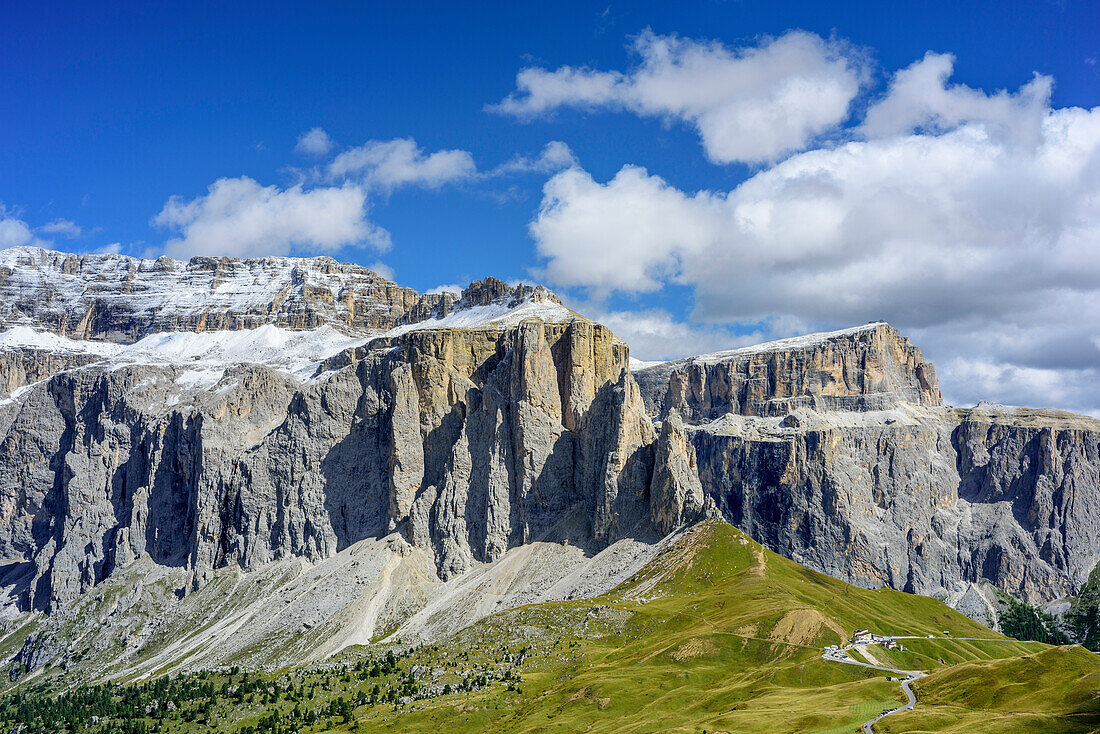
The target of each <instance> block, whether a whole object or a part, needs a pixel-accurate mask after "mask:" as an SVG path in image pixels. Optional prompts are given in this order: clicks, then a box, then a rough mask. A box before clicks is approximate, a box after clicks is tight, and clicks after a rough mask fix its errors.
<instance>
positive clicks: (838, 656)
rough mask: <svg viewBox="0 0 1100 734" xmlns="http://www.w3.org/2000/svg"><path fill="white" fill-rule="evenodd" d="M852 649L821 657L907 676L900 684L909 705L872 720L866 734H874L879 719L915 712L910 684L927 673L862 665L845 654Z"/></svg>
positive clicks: (825, 654) (842, 649)
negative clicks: (905, 712)
mask: <svg viewBox="0 0 1100 734" xmlns="http://www.w3.org/2000/svg"><path fill="white" fill-rule="evenodd" d="M894 639H898V638H896V637H895V638H894ZM907 639H916V638H915V637H913V638H907ZM925 639H927V638H925ZM851 647H853V645H845V646H844V647H842V648H839V649H837V650H835V651H828V650H827V651H825V653H824V654H823V655H822V656H821V657H822V658H823V659H825V660H830V661H832V662H834V663H844V664H846V665H858V666H860V667H861V668H871V669H872V670H882V671H885V672H887V673H897V674H898V675H903V676H905V677H904V678H902V679H901V680H900V681H899V682H900V684H901V690H902V691H904V692H905V697H906V698H907V699H908V703H906V704H905V705H904V706H898V707H897V708H893V709H889V710H887V711H886V712H885V713H881V714H879V715H878V716H876V717H875V718H873V719H871V720H870V721H868V722H865V723H864V724H863V732H864V734H874V729H873V727H874V725H875V723H876V722H878V720H879V719H881V718H883V717H884V716H890V715H892V714H896V713H898V712H899V711H912V710H913V706H915V705H916V703H917V696H916V694H914V693H913V689H912V688H910V687H909V684H910V683H911V682H913V681H915V680H916V679H917V678H923V677H924V676H925V675H926V673H924V671H921V670H899V669H898V668H887V667H885V666H882V665H871V664H870V663H861V662H860V661H858V660H853V659H852V658H850V657H848V655H847V653H845V652H844V651H845V650H847V649H849V648H851Z"/></svg>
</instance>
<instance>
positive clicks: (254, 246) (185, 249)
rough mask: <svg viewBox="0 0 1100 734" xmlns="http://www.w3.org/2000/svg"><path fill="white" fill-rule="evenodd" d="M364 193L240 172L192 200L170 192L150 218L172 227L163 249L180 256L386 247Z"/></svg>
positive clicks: (347, 187) (360, 190)
mask: <svg viewBox="0 0 1100 734" xmlns="http://www.w3.org/2000/svg"><path fill="white" fill-rule="evenodd" d="M366 206H367V200H366V194H365V193H364V191H363V190H362V189H360V188H357V187H355V186H342V187H320V188H314V189H305V188H303V187H302V186H301V185H298V186H292V187H290V188H288V189H280V188H278V187H276V186H261V185H260V184H258V183H257V182H256V181H254V180H252V179H251V178H248V177H247V176H242V177H240V178H222V179H218V180H217V181H215V182H214V183H213V184H211V185H210V187H209V189H208V190H207V193H206V194H205V195H203V196H199V197H197V198H195V199H192V200H191V201H186V200H184V199H183V198H181V197H178V196H173V197H172V198H171V199H169V200H168V202H167V203H166V204H165V205H164V209H163V210H161V212H160V214H158V215H157V216H156V217H154V218H153V220H152V224H154V225H156V226H159V227H165V228H168V229H171V230H176V231H178V232H179V233H180V236H179V237H178V238H175V239H172V240H169V242H168V243H167V245H166V249H167V251H168V253H169V254H171V255H174V256H178V257H190V256H192V255H234V256H240V257H260V256H265V255H285V254H287V253H289V252H290V251H291V250H293V249H295V248H309V249H312V250H321V251H332V250H336V249H339V248H341V247H344V246H347V245H358V244H370V245H373V246H375V247H377V248H379V249H381V250H385V249H387V248H388V247H389V245H390V241H389V233H387V232H386V231H385V230H384V229H381V228H380V227H377V226H376V225H374V224H372V223H371V222H370V221H368V220H367V216H366V215H367V210H366Z"/></svg>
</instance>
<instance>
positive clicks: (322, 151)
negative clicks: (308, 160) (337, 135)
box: [294, 127, 336, 156]
mask: <svg viewBox="0 0 1100 734" xmlns="http://www.w3.org/2000/svg"><path fill="white" fill-rule="evenodd" d="M335 145H336V143H335V141H333V139H332V138H330V137H329V134H328V133H327V132H325V131H324V130H323V129H322V128H319V127H315V128H313V129H312V130H307V131H306V132H304V133H302V134H301V135H299V136H298V144H297V145H295V146H294V150H295V151H297V152H298V153H303V154H305V155H315V156H322V155H327V154H328V152H329V151H330V150H332V148H333V147H334V146H335Z"/></svg>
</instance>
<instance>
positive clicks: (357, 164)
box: [326, 138, 477, 190]
mask: <svg viewBox="0 0 1100 734" xmlns="http://www.w3.org/2000/svg"><path fill="white" fill-rule="evenodd" d="M326 174H327V177H328V178H329V180H332V181H343V180H356V181H360V182H362V183H363V184H364V185H366V186H368V187H372V188H379V189H382V190H391V189H394V188H397V187H398V186H422V187H425V188H439V187H440V186H443V185H444V184H448V183H455V182H458V181H463V180H468V179H471V178H473V177H475V176H476V175H477V166H476V165H475V164H474V158H473V156H472V155H470V153H469V152H468V151H465V150H440V151H436V152H435V153H431V154H425V152H424V150H423V149H422V148H421V147H420V146H419V145H417V144H416V141H415V140H413V139H412V138H397V139H394V140H371V141H369V142H367V143H365V144H363V145H360V146H358V147H355V148H350V149H348V150H346V151H344V152H342V153H340V154H339V155H338V156H336V158H335V159H333V161H332V162H331V163H329V165H328V168H327V169H326Z"/></svg>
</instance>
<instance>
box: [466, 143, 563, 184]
mask: <svg viewBox="0 0 1100 734" xmlns="http://www.w3.org/2000/svg"><path fill="white" fill-rule="evenodd" d="M575 165H577V157H576V156H575V155H573V151H572V150H571V149H570V148H569V146H568V145H566V144H565V143H563V142H561V141H560V140H551V141H550V142H549V143H547V144H546V145H545V147H543V149H542V151H541V152H540V153H539V154H538V155H537V156H534V157H531V156H516V157H514V158H512V159H511V160H508V161H505V162H504V163H502V164H500V165H499V166H497V167H496V168H494V169H493V170H492V171H490V172H489V174H487V175H490V176H507V175H512V174H522V173H553V172H555V171H560V170H561V169H563V168H569V167H571V166H575Z"/></svg>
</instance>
